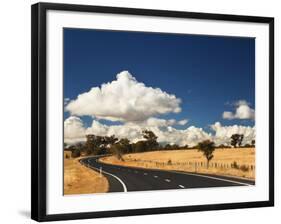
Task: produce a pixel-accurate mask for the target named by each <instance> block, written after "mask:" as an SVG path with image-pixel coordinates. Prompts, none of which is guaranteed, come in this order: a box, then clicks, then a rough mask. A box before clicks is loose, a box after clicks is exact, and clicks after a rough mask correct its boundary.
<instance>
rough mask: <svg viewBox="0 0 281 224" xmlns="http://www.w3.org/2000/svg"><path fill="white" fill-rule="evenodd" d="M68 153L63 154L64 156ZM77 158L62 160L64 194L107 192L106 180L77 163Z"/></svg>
mask: <svg viewBox="0 0 281 224" xmlns="http://www.w3.org/2000/svg"><path fill="white" fill-rule="evenodd" d="M68 153H69V152H65V155H66V154H68ZM78 160H79V158H76V159H66V158H64V194H65V195H70V194H90V193H104V192H107V191H108V188H109V185H108V182H107V179H106V178H105V177H103V176H100V175H99V173H98V172H95V171H93V170H91V169H89V168H86V167H84V166H82V165H81V164H80V163H79V161H78Z"/></svg>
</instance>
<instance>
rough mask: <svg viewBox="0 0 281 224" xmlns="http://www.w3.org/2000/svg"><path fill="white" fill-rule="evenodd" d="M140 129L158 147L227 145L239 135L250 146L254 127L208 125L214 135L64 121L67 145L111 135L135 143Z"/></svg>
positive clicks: (193, 130)
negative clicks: (89, 136) (207, 143)
mask: <svg viewBox="0 0 281 224" xmlns="http://www.w3.org/2000/svg"><path fill="white" fill-rule="evenodd" d="M160 120H161V119H160ZM157 125H158V123H157ZM144 129H149V130H151V131H153V132H154V133H155V134H156V135H157V136H158V142H160V143H162V144H166V143H169V144H178V145H180V146H183V145H189V146H195V145H197V144H198V143H199V142H201V141H203V140H206V139H210V140H212V141H214V142H215V144H216V145H221V144H225V145H230V138H231V135H233V134H243V135H244V140H243V144H250V143H251V141H252V140H253V139H255V127H250V126H239V125H233V126H222V125H221V124H220V123H219V122H216V123H215V124H213V125H211V129H212V130H213V131H214V132H215V134H214V135H212V134H211V133H207V132H206V131H204V130H203V129H202V128H197V127H194V126H190V127H188V128H186V129H183V130H180V129H176V128H173V127H171V126H165V125H162V126H161V125H158V126H144V125H139V124H136V123H125V124H119V125H110V126H109V125H105V124H101V123H100V122H99V121H96V120H93V123H92V125H91V127H89V128H85V127H84V125H83V123H82V120H81V119H80V118H78V117H75V116H72V117H69V118H68V119H66V120H65V122H64V130H65V142H66V143H69V144H72V143H75V142H80V141H85V135H86V134H94V135H100V136H111V135H115V136H116V137H118V138H128V139H129V140H130V141H131V142H137V141H139V140H142V139H143V138H142V131H143V130H144Z"/></svg>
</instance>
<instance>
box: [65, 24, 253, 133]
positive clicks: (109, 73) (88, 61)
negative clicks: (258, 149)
mask: <svg viewBox="0 0 281 224" xmlns="http://www.w3.org/2000/svg"><path fill="white" fill-rule="evenodd" d="M124 70H127V71H129V72H130V73H131V74H132V76H134V77H135V78H136V79H137V81H138V82H143V83H144V84H145V85H146V86H148V87H153V88H160V89H161V90H162V91H165V92H167V93H169V94H174V95H175V96H176V97H177V98H180V99H181V100H182V102H181V104H180V106H181V108H182V111H181V112H180V113H168V114H165V115H161V116H160V117H161V118H164V119H176V120H182V119H186V118H187V119H188V120H189V122H188V124H187V126H190V125H194V126H197V127H202V128H204V129H208V126H209V125H210V124H213V123H215V122H217V121H219V122H221V123H222V124H223V125H233V124H239V125H250V126H253V125H254V121H253V120H251V119H232V120H226V119H223V118H222V113H223V112H224V111H232V112H234V113H235V106H234V103H235V102H237V101H238V100H245V101H247V102H248V104H249V105H250V107H251V108H254V107H255V40H254V38H239V37H221V36H202V35H181V34H179V35H177V34H163V33H144V32H125V31H120V32H119V31H103V30H92V29H91V30H87V29H70V28H65V29H64V97H65V98H70V99H72V100H73V99H76V98H77V96H78V95H79V94H81V93H85V92H88V91H89V90H90V89H91V88H92V87H100V86H101V84H103V83H108V82H112V81H113V80H115V79H116V75H117V74H118V73H119V72H121V71H124ZM64 115H65V118H67V117H68V116H69V112H65V114H64ZM81 119H82V120H83V121H84V122H85V124H86V125H87V126H89V125H90V124H91V122H92V118H91V117H90V116H81ZM103 123H105V124H110V121H103Z"/></svg>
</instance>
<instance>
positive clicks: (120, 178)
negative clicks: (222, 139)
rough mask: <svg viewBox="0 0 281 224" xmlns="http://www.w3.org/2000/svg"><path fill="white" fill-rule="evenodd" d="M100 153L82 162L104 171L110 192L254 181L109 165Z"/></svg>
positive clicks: (236, 183) (243, 184)
mask: <svg viewBox="0 0 281 224" xmlns="http://www.w3.org/2000/svg"><path fill="white" fill-rule="evenodd" d="M98 158H99V157H88V158H85V159H81V160H80V163H81V164H83V165H84V166H87V167H89V168H91V169H93V170H96V171H98V172H101V173H102V174H103V175H104V176H105V177H106V178H107V180H108V182H109V192H123V191H124V192H127V191H146V190H168V189H184V188H203V187H226V186H251V185H254V184H255V182H254V181H250V180H244V179H239V178H233V177H222V176H216V175H206V174H197V173H187V172H180V171H164V170H154V169H143V168H133V167H124V166H117V165H110V164H105V163H101V162H99V161H98Z"/></svg>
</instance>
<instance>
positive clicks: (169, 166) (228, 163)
mask: <svg viewBox="0 0 281 224" xmlns="http://www.w3.org/2000/svg"><path fill="white" fill-rule="evenodd" d="M123 160H124V161H122V160H118V159H117V157H116V156H110V157H105V158H101V159H100V161H102V162H104V163H110V164H116V165H123V166H134V167H143V168H153V169H164V170H179V171H187V172H198V173H208V174H217V175H230V176H236V177H244V178H249V179H255V148H226V149H216V150H215V152H214V158H213V159H212V160H211V161H210V164H209V168H207V163H206V159H205V157H204V156H203V154H202V153H201V152H199V151H198V150H197V149H191V150H190V149H189V150H182V149H181V150H169V151H153V152H145V153H133V154H127V155H124V156H123Z"/></svg>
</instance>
